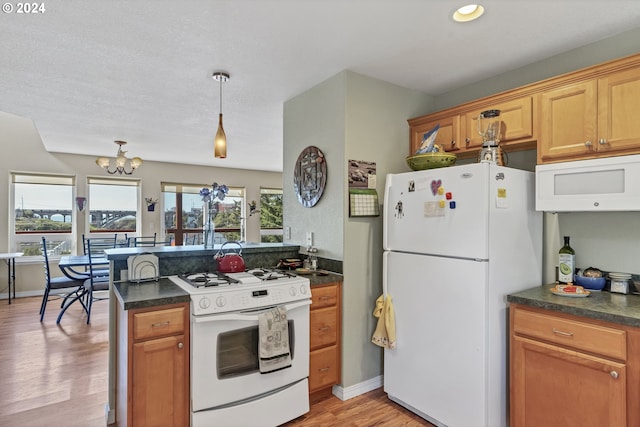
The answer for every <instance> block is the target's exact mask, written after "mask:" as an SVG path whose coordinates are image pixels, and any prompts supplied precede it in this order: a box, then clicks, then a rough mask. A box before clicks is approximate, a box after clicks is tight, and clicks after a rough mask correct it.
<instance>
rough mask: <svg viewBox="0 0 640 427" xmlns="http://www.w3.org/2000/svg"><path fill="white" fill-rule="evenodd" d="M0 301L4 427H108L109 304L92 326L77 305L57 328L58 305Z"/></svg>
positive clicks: (101, 305) (98, 310) (95, 312)
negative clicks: (44, 308) (42, 314)
mask: <svg viewBox="0 0 640 427" xmlns="http://www.w3.org/2000/svg"><path fill="white" fill-rule="evenodd" d="M41 300H42V298H40V297H37V298H36V297H33V298H18V299H17V300H14V301H12V304H11V305H8V304H7V301H6V300H1V301H0V425H1V426H28V427H40V426H42V427H45V426H47V427H49V426H65V427H104V426H105V425H106V422H105V418H104V406H105V404H106V403H107V400H108V397H107V388H108V380H107V369H108V367H107V366H108V340H109V338H108V317H107V311H108V303H107V301H99V302H96V303H95V304H94V305H93V308H92V310H91V325H87V324H86V320H87V317H86V314H85V313H84V311H83V310H82V308H81V306H80V304H74V306H71V307H70V308H69V310H67V312H66V313H65V315H64V317H63V318H62V321H61V322H60V325H56V317H57V316H58V313H59V311H60V310H59V308H60V300H58V299H56V300H52V301H49V304H48V305H47V311H46V314H45V317H44V321H43V322H42V323H40V319H39V317H40V316H39V315H38V311H39V309H40V301H41Z"/></svg>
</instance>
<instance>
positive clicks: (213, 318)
mask: <svg viewBox="0 0 640 427" xmlns="http://www.w3.org/2000/svg"><path fill="white" fill-rule="evenodd" d="M305 305H311V300H310V299H305V300H303V301H297V302H294V303H292V304H285V305H284V306H283V307H284V308H285V310H287V311H291V310H295V309H296V308H300V307H304V306H305ZM277 306H278V305H277V304H276V305H273V306H270V307H265V308H261V309H259V310H251V311H240V312H237V313H224V314H213V315H209V316H193V317H192V319H193V322H194V323H204V322H220V321H224V320H256V321H257V320H258V316H260V315H261V314H262V313H266V312H267V311H269V310H271V309H273V308H274V307H277Z"/></svg>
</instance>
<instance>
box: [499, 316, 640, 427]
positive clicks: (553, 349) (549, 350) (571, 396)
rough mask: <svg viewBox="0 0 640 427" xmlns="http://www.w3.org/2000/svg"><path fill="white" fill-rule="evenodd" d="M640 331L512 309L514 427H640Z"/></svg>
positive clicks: (575, 318)
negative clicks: (639, 404) (639, 384)
mask: <svg viewBox="0 0 640 427" xmlns="http://www.w3.org/2000/svg"><path fill="white" fill-rule="evenodd" d="M639 344H640V332H639V330H638V328H633V327H628V326H623V325H617V324H613V323H608V322H602V321H598V320H593V319H587V318H582V317H578V316H574V315H569V314H564V313H558V312H554V311H550V310H544V309H538V308H533V307H529V306H521V305H518V304H513V305H511V308H510V406H511V411H510V425H511V427H524V426H556V425H558V426H559V425H562V426H566V427H572V426H575V427H589V426H593V427H600V426H609V427H614V426H617V427H623V426H636V425H640V414H639V411H638V405H637V401H638V398H640V393H639V391H638V390H637V389H638V387H637V384H638V381H639V380H640V366H639V365H640V353H638V349H639Z"/></svg>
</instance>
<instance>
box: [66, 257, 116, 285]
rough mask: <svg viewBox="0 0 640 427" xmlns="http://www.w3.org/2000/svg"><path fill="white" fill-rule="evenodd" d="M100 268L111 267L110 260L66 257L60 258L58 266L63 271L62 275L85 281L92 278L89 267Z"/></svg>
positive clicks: (104, 258)
mask: <svg viewBox="0 0 640 427" xmlns="http://www.w3.org/2000/svg"><path fill="white" fill-rule="evenodd" d="M90 264H91V266H92V267H98V268H100V269H101V270H103V269H104V267H105V266H108V265H109V260H108V259H107V258H106V257H104V256H92V257H91V259H89V255H64V256H61V257H60V261H59V262H58V266H59V267H60V270H62V274H64V275H65V276H67V277H69V278H70V279H73V280H85V279H88V278H89V276H90V272H89V265H90Z"/></svg>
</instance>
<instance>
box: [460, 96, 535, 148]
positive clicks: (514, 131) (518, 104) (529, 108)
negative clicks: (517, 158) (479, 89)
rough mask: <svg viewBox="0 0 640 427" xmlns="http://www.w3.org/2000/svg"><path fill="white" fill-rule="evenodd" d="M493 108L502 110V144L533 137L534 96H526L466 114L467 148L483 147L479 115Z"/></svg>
mask: <svg viewBox="0 0 640 427" xmlns="http://www.w3.org/2000/svg"><path fill="white" fill-rule="evenodd" d="M493 109H495V110H500V120H501V121H502V129H501V140H500V145H508V144H509V142H511V143H514V142H516V141H517V142H520V141H527V140H532V139H533V97H532V96H526V97H524V98H520V99H515V100H513V101H509V102H503V103H499V104H495V105H491V106H490V107H485V108H479V109H477V110H474V111H470V112H468V113H467V114H466V115H465V124H466V132H465V141H466V143H467V145H466V147H467V148H476V149H480V148H481V147H482V137H481V136H480V133H479V132H478V116H479V115H480V113H482V112H483V111H486V110H493Z"/></svg>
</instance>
